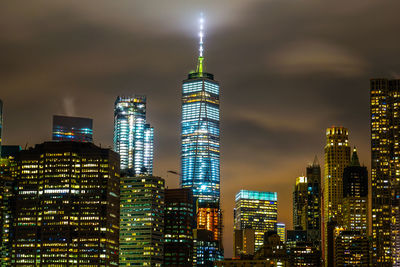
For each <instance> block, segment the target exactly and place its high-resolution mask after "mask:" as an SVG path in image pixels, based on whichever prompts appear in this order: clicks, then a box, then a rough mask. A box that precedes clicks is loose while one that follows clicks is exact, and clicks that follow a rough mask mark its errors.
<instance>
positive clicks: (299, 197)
mask: <svg viewBox="0 0 400 267" xmlns="http://www.w3.org/2000/svg"><path fill="white" fill-rule="evenodd" d="M306 174H307V176H305V177H304V176H300V177H298V178H297V179H296V185H295V187H294V191H293V228H294V229H296V230H300V229H301V230H304V231H307V241H309V242H312V243H313V245H314V246H315V247H316V248H317V249H320V246H321V244H320V242H321V225H320V222H321V198H320V196H321V168H320V166H319V163H318V159H317V157H315V158H314V162H313V163H312V164H310V165H309V166H307V168H306Z"/></svg>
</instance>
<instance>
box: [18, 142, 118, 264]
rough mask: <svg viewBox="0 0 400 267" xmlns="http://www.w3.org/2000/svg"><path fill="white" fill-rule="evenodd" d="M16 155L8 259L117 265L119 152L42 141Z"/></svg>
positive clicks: (26, 261)
mask: <svg viewBox="0 0 400 267" xmlns="http://www.w3.org/2000/svg"><path fill="white" fill-rule="evenodd" d="M16 161H17V173H16V179H15V188H16V194H15V218H14V223H13V228H14V230H15V235H14V241H13V251H12V257H11V260H12V265H13V266H118V265H119V264H118V252H119V242H118V241H119V184H120V180H119V156H118V154H117V153H115V152H113V151H111V150H109V149H103V148H99V147H97V146H95V145H94V144H92V143H87V142H86V143H84V142H66V141H65V142H45V143H43V144H39V145H36V146H35V147H34V148H30V149H28V150H22V151H21V152H20V153H19V155H18V156H17V158H16Z"/></svg>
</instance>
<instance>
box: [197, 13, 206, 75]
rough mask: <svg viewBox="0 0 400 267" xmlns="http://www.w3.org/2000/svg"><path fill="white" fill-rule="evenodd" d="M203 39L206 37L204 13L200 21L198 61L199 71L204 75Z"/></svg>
mask: <svg viewBox="0 0 400 267" xmlns="http://www.w3.org/2000/svg"><path fill="white" fill-rule="evenodd" d="M203 37H204V18H203V13H201V14H200V20H199V58H198V60H197V71H196V72H198V73H203V60H204V57H203V51H204V48H203Z"/></svg>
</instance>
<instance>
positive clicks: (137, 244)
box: [119, 175, 165, 266]
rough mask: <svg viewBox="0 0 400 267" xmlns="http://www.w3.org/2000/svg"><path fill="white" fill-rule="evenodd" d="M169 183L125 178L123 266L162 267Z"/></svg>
mask: <svg viewBox="0 0 400 267" xmlns="http://www.w3.org/2000/svg"><path fill="white" fill-rule="evenodd" d="M164 194H165V181H164V179H162V178H160V177H154V176H146V175H139V176H135V177H122V178H121V204H120V207H121V209H120V214H121V215H120V254H119V266H162V265H163V256H164V255H163V253H164V252H163V245H164V236H163V235H164V205H165V203H164Z"/></svg>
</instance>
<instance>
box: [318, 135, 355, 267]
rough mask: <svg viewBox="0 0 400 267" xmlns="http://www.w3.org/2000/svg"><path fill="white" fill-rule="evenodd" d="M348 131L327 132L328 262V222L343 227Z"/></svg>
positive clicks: (325, 183)
mask: <svg viewBox="0 0 400 267" xmlns="http://www.w3.org/2000/svg"><path fill="white" fill-rule="evenodd" d="M348 135H349V134H348V131H347V129H346V128H344V127H331V128H328V129H327V130H326V146H325V177H324V196H323V197H324V202H325V203H324V222H323V224H324V229H325V231H324V247H323V249H324V258H325V263H326V264H327V262H328V257H329V256H328V254H329V253H330V252H331V250H329V249H328V242H327V239H328V231H327V229H328V222H330V221H335V222H336V223H337V224H339V225H341V223H342V221H341V219H342V216H341V210H342V200H343V170H344V168H345V167H347V166H348V165H349V163H350V146H349V143H348Z"/></svg>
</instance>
